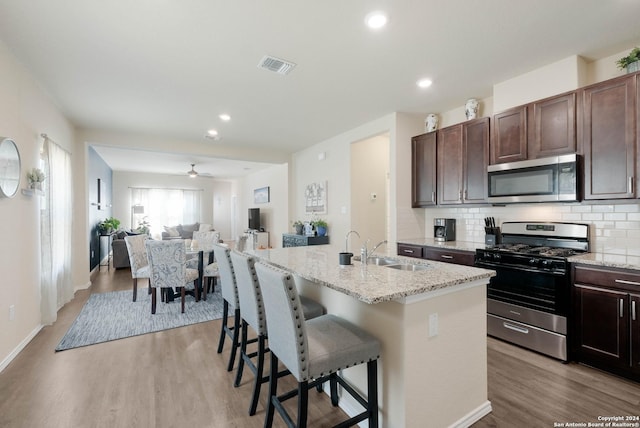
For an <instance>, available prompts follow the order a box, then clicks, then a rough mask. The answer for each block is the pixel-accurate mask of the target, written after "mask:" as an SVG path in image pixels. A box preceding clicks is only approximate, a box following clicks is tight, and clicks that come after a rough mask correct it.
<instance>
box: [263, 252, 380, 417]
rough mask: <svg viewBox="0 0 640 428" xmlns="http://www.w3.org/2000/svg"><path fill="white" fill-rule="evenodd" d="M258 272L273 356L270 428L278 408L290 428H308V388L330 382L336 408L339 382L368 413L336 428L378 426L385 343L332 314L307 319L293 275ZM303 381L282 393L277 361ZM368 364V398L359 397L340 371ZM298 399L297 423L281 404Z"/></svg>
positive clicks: (267, 268) (267, 270)
mask: <svg viewBox="0 0 640 428" xmlns="http://www.w3.org/2000/svg"><path fill="white" fill-rule="evenodd" d="M255 270H256V273H257V275H258V279H259V281H260V287H261V288H262V296H263V303H264V311H265V315H266V321H267V323H266V324H267V331H268V335H269V349H270V352H271V375H270V376H269V398H268V400H267V412H266V416H265V423H264V427H265V428H270V427H271V426H272V425H273V416H274V413H275V411H276V410H277V411H278V413H279V414H280V416H281V417H282V419H283V420H284V421H285V423H286V424H287V426H289V427H294V426H295V427H298V428H305V427H306V426H307V408H308V398H309V397H308V392H309V389H311V388H313V387H317V386H318V385H320V384H321V383H323V382H326V381H327V380H328V381H329V385H330V394H331V404H332V405H333V406H337V405H338V404H339V403H338V401H339V398H338V384H340V385H341V386H342V387H343V389H344V390H345V391H346V392H348V393H349V394H350V395H351V396H352V397H353V398H354V399H355V400H356V401H358V402H359V403H360V404H361V405H362V406H363V407H364V411H363V412H361V413H359V414H357V415H355V416H353V417H351V418H349V419H347V420H346V421H344V422H341V423H340V424H338V425H337V426H341V427H342V426H344V427H346V426H352V425H357V424H358V423H359V422H361V421H364V420H365V419H368V420H369V428H374V427H377V426H378V364H377V361H378V358H380V342H379V341H378V339H376V338H375V337H374V336H372V335H371V334H369V333H367V332H366V331H364V330H362V329H361V328H359V327H357V326H355V325H354V324H352V323H350V322H348V321H346V320H344V319H342V318H339V317H337V316H335V315H331V314H327V315H322V316H319V317H316V318H313V319H307V320H305V318H304V316H303V312H302V308H303V305H302V304H301V300H300V296H299V295H298V291H297V289H296V284H295V281H294V279H293V277H292V275H291V273H289V272H286V271H283V270H281V269H278V268H276V267H273V266H271V265H267V264H265V263H262V262H260V263H257V264H256V265H255ZM279 362H282V364H284V366H285V367H286V368H287V369H288V370H289V371H290V373H291V374H292V375H293V376H294V377H295V378H296V380H297V381H298V385H297V388H295V389H293V390H291V391H289V392H285V393H284V394H281V395H278V394H277V387H278V377H279V376H278V374H277V373H278V363H279ZM363 363H366V364H367V398H365V397H363V396H362V395H361V394H360V393H358V392H357V391H356V390H355V389H354V388H353V387H352V386H351V385H350V384H349V383H347V382H346V381H345V380H344V379H343V378H342V376H341V375H338V373H339V371H340V370H343V369H346V368H348V367H352V366H355V365H359V364H363ZM296 396H297V397H298V417H297V423H295V424H294V422H293V420H292V418H291V416H290V415H289V414H288V413H287V411H286V409H285V408H284V406H283V405H282V403H283V402H284V401H286V400H288V399H290V398H293V397H296Z"/></svg>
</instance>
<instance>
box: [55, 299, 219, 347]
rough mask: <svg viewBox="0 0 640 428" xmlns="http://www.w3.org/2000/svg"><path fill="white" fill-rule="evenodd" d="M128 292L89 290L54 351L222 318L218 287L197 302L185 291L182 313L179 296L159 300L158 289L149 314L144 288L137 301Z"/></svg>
mask: <svg viewBox="0 0 640 428" xmlns="http://www.w3.org/2000/svg"><path fill="white" fill-rule="evenodd" d="M131 296H132V291H113V292H110V293H97V294H92V295H91V296H90V297H89V300H87V303H85V305H84V307H83V308H82V311H80V314H79V315H78V317H77V318H76V319H75V321H74V322H73V324H71V327H69V330H68V331H67V333H66V334H65V335H64V337H63V338H62V340H61V341H60V343H58V346H57V347H56V352H57V351H64V350H67V349H71V348H78V347H80V346H87V345H94V344H96V343H102V342H108V341H110V340H116V339H122V338H125V337H130V336H138V335H141V334H146V333H153V332H156V331H161V330H167V329H171V328H176V327H183V326H186V325H191V324H197V323H201V322H206V321H211V320H215V319H219V318H222V296H221V295H220V288H219V287H217V289H216V292H215V293H212V294H209V295H208V296H207V300H206V301H204V300H201V301H199V302H196V301H195V299H194V298H193V297H192V296H189V295H188V296H187V297H186V303H185V310H184V314H183V313H181V312H180V306H181V305H180V299H179V298H177V299H176V300H175V301H173V302H170V303H162V302H161V301H160V292H159V291H158V303H157V307H156V313H155V315H152V314H151V296H150V295H149V294H148V293H147V289H146V288H140V289H138V299H137V302H133V301H132V300H131Z"/></svg>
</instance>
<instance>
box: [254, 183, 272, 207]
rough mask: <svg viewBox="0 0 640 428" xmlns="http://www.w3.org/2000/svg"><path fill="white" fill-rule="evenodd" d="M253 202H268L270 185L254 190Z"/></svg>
mask: <svg viewBox="0 0 640 428" xmlns="http://www.w3.org/2000/svg"><path fill="white" fill-rule="evenodd" d="M253 202H254V203H255V204H266V203H267V202H269V187H268V186H267V187H261V188H259V189H256V190H254V191H253Z"/></svg>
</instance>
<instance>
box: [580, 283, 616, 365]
mask: <svg viewBox="0 0 640 428" xmlns="http://www.w3.org/2000/svg"><path fill="white" fill-rule="evenodd" d="M575 292H576V293H575V296H576V320H575V326H576V333H577V334H576V336H577V337H576V346H577V349H578V352H579V356H580V361H583V362H586V363H590V364H593V365H595V366H599V367H603V368H607V369H609V368H612V369H627V370H628V367H629V314H628V312H629V311H628V308H629V294H628V293H625V292H619V291H615V290H608V289H604V288H599V287H591V286H586V285H580V284H576V285H575Z"/></svg>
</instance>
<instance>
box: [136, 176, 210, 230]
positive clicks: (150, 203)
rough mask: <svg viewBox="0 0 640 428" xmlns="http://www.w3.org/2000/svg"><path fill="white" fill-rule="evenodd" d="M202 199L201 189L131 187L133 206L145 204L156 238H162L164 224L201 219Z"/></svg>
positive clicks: (146, 213) (169, 224)
mask: <svg viewBox="0 0 640 428" xmlns="http://www.w3.org/2000/svg"><path fill="white" fill-rule="evenodd" d="M201 200H202V191H201V190H187V189H154V188H151V189H147V188H136V187H132V188H131V206H133V205H142V206H144V213H145V217H147V221H148V222H149V223H150V231H151V236H152V237H153V238H155V239H160V238H161V236H162V232H163V231H164V226H176V225H178V224H189V223H195V222H196V221H200V207H201ZM131 227H132V228H135V227H137V225H132V226H131Z"/></svg>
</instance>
